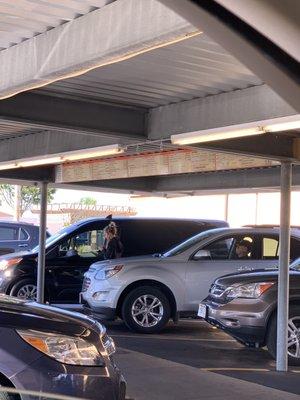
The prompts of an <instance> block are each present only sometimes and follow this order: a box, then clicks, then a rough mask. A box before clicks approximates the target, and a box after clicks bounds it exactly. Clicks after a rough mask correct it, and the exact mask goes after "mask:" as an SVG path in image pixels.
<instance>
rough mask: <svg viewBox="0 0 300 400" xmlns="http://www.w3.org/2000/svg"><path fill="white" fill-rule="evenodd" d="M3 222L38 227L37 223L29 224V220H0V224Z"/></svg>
mask: <svg viewBox="0 0 300 400" xmlns="http://www.w3.org/2000/svg"><path fill="white" fill-rule="evenodd" d="M1 224H5V225H16V226H34V227H36V228H38V225H34V224H31V223H30V222H23V221H21V222H20V221H5V220H0V225H1Z"/></svg>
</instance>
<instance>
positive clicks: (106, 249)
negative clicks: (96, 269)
mask: <svg viewBox="0 0 300 400" xmlns="http://www.w3.org/2000/svg"><path fill="white" fill-rule="evenodd" d="M104 238H105V241H104V246H103V249H102V255H103V257H104V259H106V260H112V259H115V258H120V257H122V253H123V245H122V243H121V241H120V239H119V237H118V230H117V226H116V224H115V223H113V222H111V223H110V224H109V225H108V226H107V227H106V228H105V229H104Z"/></svg>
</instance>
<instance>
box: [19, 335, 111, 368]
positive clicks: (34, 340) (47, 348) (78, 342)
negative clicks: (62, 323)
mask: <svg viewBox="0 0 300 400" xmlns="http://www.w3.org/2000/svg"><path fill="white" fill-rule="evenodd" d="M17 332H18V334H19V335H20V336H21V337H22V338H23V339H24V340H25V341H26V342H27V343H28V344H30V345H31V346H32V347H34V348H36V349H37V350H39V351H40V352H42V353H44V354H47V355H48V356H49V357H52V358H54V359H55V360H57V361H59V362H61V363H63V364H72V365H85V366H88V365H104V361H103V358H102V357H101V354H100V353H99V352H98V350H97V348H96V347H95V346H94V345H93V344H91V343H88V342H87V341H85V340H84V339H81V338H74V337H70V336H63V335H54V334H51V333H44V332H37V331H30V330H29V331H21V330H18V331H17Z"/></svg>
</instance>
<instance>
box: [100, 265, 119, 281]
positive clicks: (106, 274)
mask: <svg viewBox="0 0 300 400" xmlns="http://www.w3.org/2000/svg"><path fill="white" fill-rule="evenodd" d="M123 267H124V265H113V266H107V267H105V268H104V269H101V270H100V271H98V272H97V273H96V275H95V279H96V280H104V279H108V278H111V277H112V276H114V275H116V274H117V273H118V272H120V271H121V270H122V269H123Z"/></svg>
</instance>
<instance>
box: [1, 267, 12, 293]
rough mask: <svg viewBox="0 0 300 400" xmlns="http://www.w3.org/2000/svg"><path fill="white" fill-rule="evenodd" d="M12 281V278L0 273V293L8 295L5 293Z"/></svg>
mask: <svg viewBox="0 0 300 400" xmlns="http://www.w3.org/2000/svg"><path fill="white" fill-rule="evenodd" d="M12 279H13V278H12V277H11V276H10V275H9V276H8V277H7V276H6V275H5V273H4V272H1V273H0V293H2V294H8V293H7V292H8V289H9V286H10V284H11V282H12Z"/></svg>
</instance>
